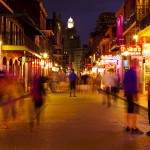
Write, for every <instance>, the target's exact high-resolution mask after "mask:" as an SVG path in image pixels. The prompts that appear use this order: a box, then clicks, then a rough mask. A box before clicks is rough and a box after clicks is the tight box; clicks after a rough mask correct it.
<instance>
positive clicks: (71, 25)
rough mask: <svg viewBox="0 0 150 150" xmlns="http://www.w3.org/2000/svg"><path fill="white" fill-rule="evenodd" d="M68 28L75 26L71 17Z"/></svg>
mask: <svg viewBox="0 0 150 150" xmlns="http://www.w3.org/2000/svg"><path fill="white" fill-rule="evenodd" d="M68 28H74V21H73V19H72V18H71V17H70V18H69V19H68Z"/></svg>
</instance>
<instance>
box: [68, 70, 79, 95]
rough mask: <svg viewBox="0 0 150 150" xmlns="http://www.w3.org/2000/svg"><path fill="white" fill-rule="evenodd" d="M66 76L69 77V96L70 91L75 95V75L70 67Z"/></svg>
mask: <svg viewBox="0 0 150 150" xmlns="http://www.w3.org/2000/svg"><path fill="white" fill-rule="evenodd" d="M68 78H69V83H70V97H71V96H72V93H73V96H74V97H76V94H75V90H76V80H77V75H76V74H75V73H74V69H72V71H71V73H70V74H69V76H68Z"/></svg>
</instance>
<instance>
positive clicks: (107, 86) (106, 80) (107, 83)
mask: <svg viewBox="0 0 150 150" xmlns="http://www.w3.org/2000/svg"><path fill="white" fill-rule="evenodd" d="M102 83H103V86H104V90H105V92H106V97H105V98H104V99H103V104H105V99H106V101H107V105H108V107H110V106H111V98H110V92H111V84H112V75H111V70H110V69H109V70H107V71H106V72H105V73H104V75H103V77H102Z"/></svg>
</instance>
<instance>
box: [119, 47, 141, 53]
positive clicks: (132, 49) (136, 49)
mask: <svg viewBox="0 0 150 150" xmlns="http://www.w3.org/2000/svg"><path fill="white" fill-rule="evenodd" d="M120 51H121V55H126V54H127V55H142V48H141V46H139V45H133V46H128V47H127V46H121V47H120Z"/></svg>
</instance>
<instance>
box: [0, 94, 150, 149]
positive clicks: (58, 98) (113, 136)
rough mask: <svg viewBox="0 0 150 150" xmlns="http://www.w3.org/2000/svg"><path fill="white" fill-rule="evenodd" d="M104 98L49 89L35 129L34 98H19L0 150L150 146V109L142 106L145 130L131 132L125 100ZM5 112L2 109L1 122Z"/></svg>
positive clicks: (141, 126)
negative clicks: (73, 95) (31, 120)
mask: <svg viewBox="0 0 150 150" xmlns="http://www.w3.org/2000/svg"><path fill="white" fill-rule="evenodd" d="M104 100H105V94H104V93H93V94H89V93H82V94H81V93H77V97H69V93H50V92H48V93H47V95H46V96H45V103H44V105H43V107H42V108H41V110H40V125H39V126H36V124H35V127H34V129H33V131H32V132H30V128H29V127H30V126H29V122H30V119H31V116H32V117H33V116H34V115H35V114H34V109H33V105H32V100H31V98H30V97H29V98H25V99H24V100H21V101H17V102H16V110H17V119H16V120H13V119H12V118H11V116H10V118H9V128H8V129H2V128H1V129H0V150H149V149H150V137H148V136H147V135H146V134H145V133H146V132H147V131H149V130H150V127H149V125H148V118H147V111H146V110H143V109H141V110H140V113H139V115H138V122H137V124H138V128H139V129H140V130H142V131H143V132H144V134H142V135H137V134H130V133H127V132H126V131H125V122H124V121H125V110H126V103H125V101H124V100H122V99H117V103H115V102H113V100H111V101H112V105H111V107H108V106H107V104H106V103H105V104H104V103H103V102H104ZM1 110H3V108H2V107H1ZM2 115H3V113H2V111H1V113H0V116H1V119H0V121H1V122H2V118H3V116H2ZM10 115H11V113H10ZM33 118H34V117H33ZM35 123H36V121H35Z"/></svg>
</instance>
